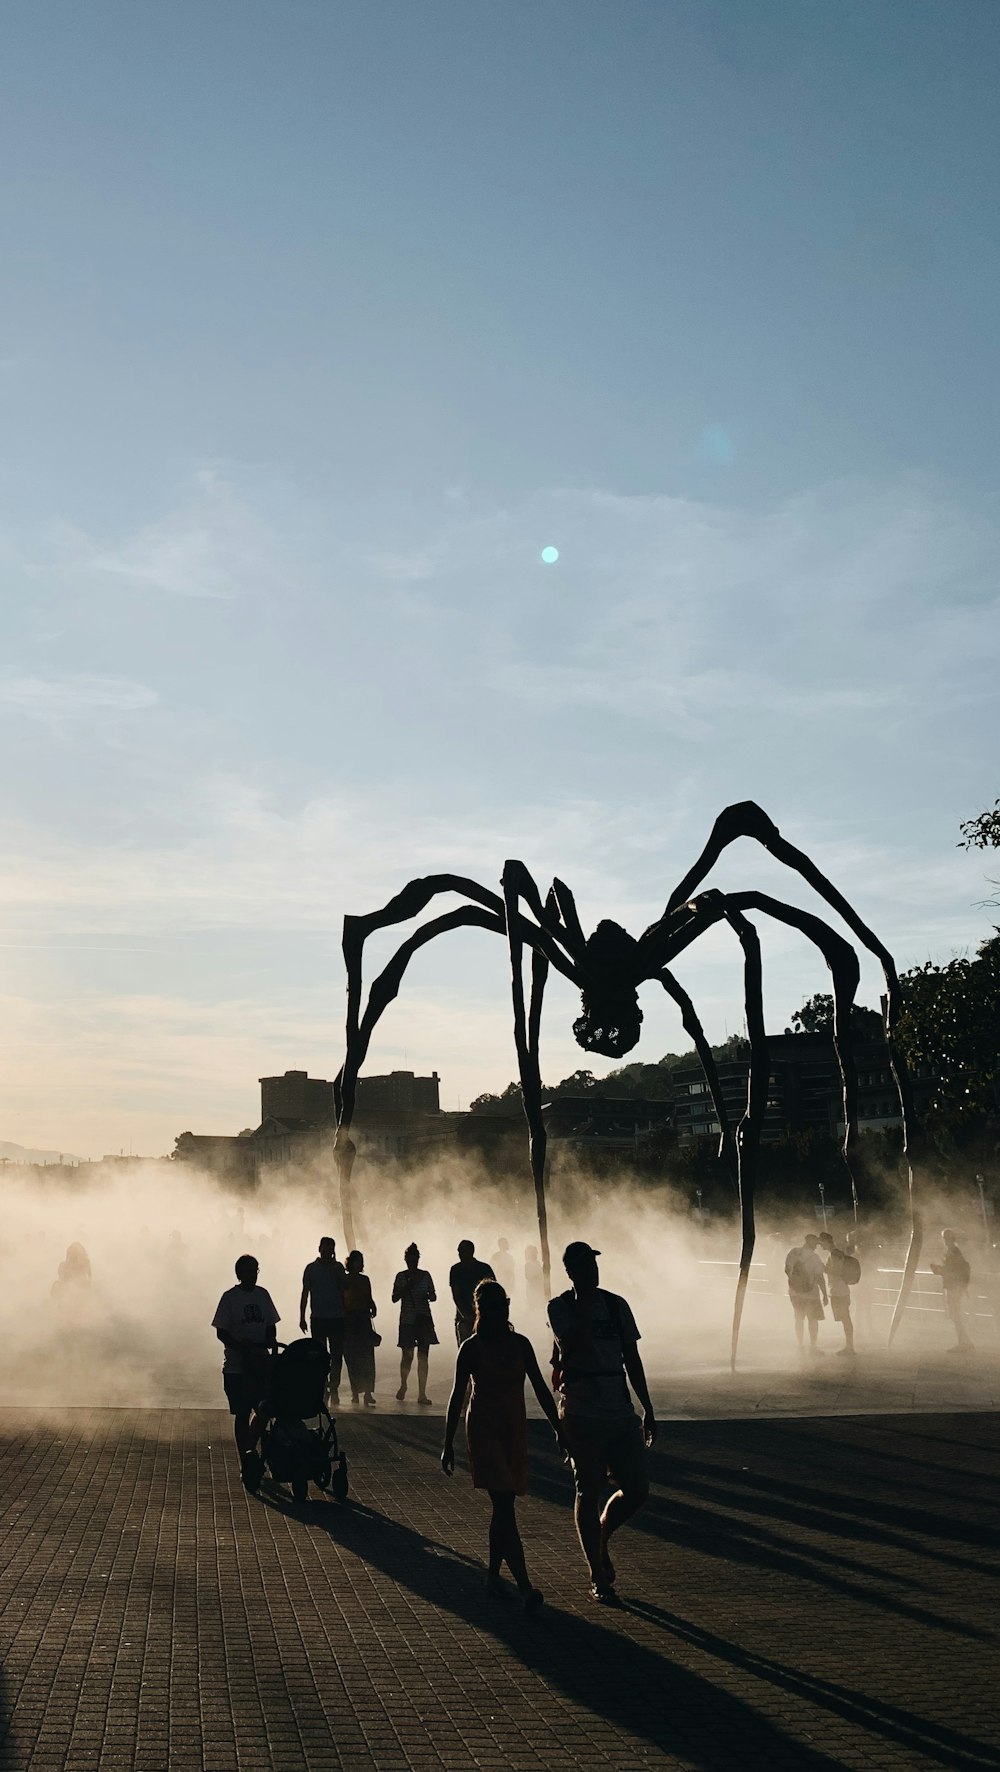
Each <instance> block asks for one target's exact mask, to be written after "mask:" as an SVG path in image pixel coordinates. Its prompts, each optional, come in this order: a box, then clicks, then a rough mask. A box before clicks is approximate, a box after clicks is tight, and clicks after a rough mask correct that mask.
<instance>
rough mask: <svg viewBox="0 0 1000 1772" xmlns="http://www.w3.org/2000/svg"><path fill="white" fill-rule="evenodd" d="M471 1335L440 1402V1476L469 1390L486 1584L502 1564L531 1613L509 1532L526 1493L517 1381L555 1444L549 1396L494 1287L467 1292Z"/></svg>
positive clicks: (519, 1547) (527, 1584)
mask: <svg viewBox="0 0 1000 1772" xmlns="http://www.w3.org/2000/svg"><path fill="white" fill-rule="evenodd" d="M474 1302H475V1316H474V1323H473V1331H472V1334H471V1335H470V1336H468V1337H467V1338H466V1340H464V1341H463V1342H461V1344H460V1346H459V1350H458V1359H457V1360H456V1362H455V1382H454V1384H453V1386H452V1392H451V1396H450V1398H449V1400H448V1414H447V1417H446V1420H445V1429H444V1450H443V1451H442V1453H441V1469H442V1470H443V1471H444V1474H445V1476H446V1477H450V1476H451V1475H452V1473H453V1472H454V1469H455V1430H456V1428H457V1427H458V1419H459V1416H460V1415H461V1413H462V1404H463V1402H464V1399H465V1395H466V1392H467V1391H468V1388H469V1385H470V1384H471V1386H472V1396H471V1397H470V1399H469V1407H468V1411H467V1413H466V1417H465V1436H466V1443H467V1445H468V1450H469V1469H470V1471H471V1473H472V1485H473V1488H474V1489H485V1490H486V1491H487V1493H488V1494H489V1498H490V1501H491V1502H492V1504H493V1514H492V1517H491V1519H490V1535H489V1573H488V1575H487V1577H486V1579H487V1585H488V1586H489V1587H491V1588H492V1589H494V1591H499V1590H500V1589H501V1588H502V1586H503V1574H502V1571H503V1565H504V1563H506V1564H507V1567H508V1569H509V1570H510V1572H511V1574H512V1575H513V1577H514V1580H515V1582H516V1583H517V1587H518V1592H519V1593H520V1595H521V1598H522V1600H523V1601H524V1609H525V1611H526V1612H537V1610H538V1608H539V1606H540V1605H541V1604H542V1600H543V1597H544V1596H543V1595H542V1593H541V1591H540V1590H539V1589H538V1588H537V1587H535V1585H534V1583H533V1582H532V1581H531V1578H530V1576H529V1575H528V1570H527V1565H526V1563H525V1560H524V1546H523V1544H522V1543H521V1534H520V1532H519V1531H518V1526H517V1513H516V1504H517V1497H518V1496H519V1495H525V1494H526V1493H527V1489H528V1423H527V1417H526V1414H525V1409H524V1381H525V1379H526V1378H527V1379H528V1381H529V1383H530V1384H531V1388H532V1390H533V1391H534V1393H535V1396H536V1397H537V1398H538V1401H539V1403H540V1405H541V1407H542V1409H543V1411H544V1413H545V1416H546V1418H547V1420H548V1422H549V1424H550V1426H551V1428H552V1430H553V1432H554V1433H555V1436H556V1439H557V1440H558V1441H560V1443H561V1439H562V1434H561V1428H560V1422H559V1416H558V1413H557V1411H556V1406H555V1402H554V1401H553V1398H552V1393H551V1391H550V1390H549V1389H548V1387H547V1385H546V1383H545V1380H544V1379H543V1377H542V1374H541V1372H540V1370H539V1367H538V1361H537V1359H536V1358H535V1350H534V1348H533V1347H532V1345H531V1343H530V1341H529V1340H528V1338H527V1336H526V1335H518V1334H517V1333H516V1332H515V1330H514V1329H513V1328H512V1327H511V1322H510V1300H509V1298H508V1297H507V1294H506V1292H505V1291H504V1289H503V1287H502V1286H501V1285H499V1284H498V1283H497V1281H496V1280H492V1279H491V1280H481V1281H480V1282H479V1285H478V1286H477V1287H476V1291H475V1301H474Z"/></svg>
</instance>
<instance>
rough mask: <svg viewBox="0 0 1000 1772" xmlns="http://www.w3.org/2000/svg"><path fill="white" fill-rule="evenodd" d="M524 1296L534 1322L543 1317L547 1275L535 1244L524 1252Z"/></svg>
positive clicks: (530, 1244) (530, 1245)
mask: <svg viewBox="0 0 1000 1772" xmlns="http://www.w3.org/2000/svg"><path fill="white" fill-rule="evenodd" d="M524 1296H525V1299H526V1301H527V1305H528V1314H529V1316H530V1317H531V1319H532V1321H534V1319H535V1318H536V1317H541V1316H542V1315H543V1314H544V1311H545V1275H544V1274H543V1272H542V1264H541V1262H540V1261H539V1259H538V1250H537V1249H536V1248H535V1245H534V1243H529V1244H528V1247H527V1248H526V1249H525V1251H524Z"/></svg>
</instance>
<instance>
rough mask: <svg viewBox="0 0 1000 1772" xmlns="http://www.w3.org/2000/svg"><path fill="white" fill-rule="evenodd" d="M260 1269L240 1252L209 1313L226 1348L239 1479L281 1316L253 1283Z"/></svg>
mask: <svg viewBox="0 0 1000 1772" xmlns="http://www.w3.org/2000/svg"><path fill="white" fill-rule="evenodd" d="M259 1272H260V1269H259V1267H258V1264H257V1260H256V1257H255V1256H253V1255H241V1256H240V1258H239V1260H238V1261H237V1263H236V1279H237V1284H236V1285H235V1286H231V1287H230V1288H229V1291H228V1292H224V1293H223V1294H222V1297H221V1298H220V1299H219V1303H218V1307H217V1309H216V1312H215V1316H214V1317H213V1318H212V1328H213V1329H214V1330H215V1333H216V1335H217V1336H218V1338H219V1340H220V1341H221V1343H222V1345H223V1347H224V1348H225V1350H226V1352H225V1358H224V1360H223V1363H222V1383H223V1388H224V1389H225V1393H226V1401H227V1402H228V1404H229V1413H230V1415H232V1416H233V1417H234V1423H233V1426H234V1432H235V1437H236V1449H237V1451H238V1452H239V1455H240V1475H241V1476H242V1477H243V1478H244V1480H245V1478H246V1468H247V1458H248V1456H249V1455H250V1454H251V1453H253V1452H255V1451H256V1449H257V1443H258V1441H259V1439H260V1428H259V1426H258V1424H257V1420H256V1411H257V1406H258V1404H259V1403H260V1400H261V1398H262V1397H263V1395H264V1392H265V1391H266V1389H267V1370H268V1361H269V1359H270V1355H271V1354H272V1353H273V1351H274V1348H275V1347H276V1345H277V1335H276V1333H275V1326H276V1324H278V1323H280V1321H281V1318H280V1317H279V1315H278V1313H277V1311H276V1310H275V1308H274V1300H273V1299H272V1297H271V1294H270V1293H269V1292H268V1291H267V1290H266V1288H265V1287H263V1286H258V1284H257V1276H258V1274H259Z"/></svg>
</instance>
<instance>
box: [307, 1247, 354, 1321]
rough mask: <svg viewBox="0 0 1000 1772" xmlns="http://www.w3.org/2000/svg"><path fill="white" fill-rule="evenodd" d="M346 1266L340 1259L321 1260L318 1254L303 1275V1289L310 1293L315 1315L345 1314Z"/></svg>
mask: <svg viewBox="0 0 1000 1772" xmlns="http://www.w3.org/2000/svg"><path fill="white" fill-rule="evenodd" d="M343 1285H344V1268H343V1264H342V1263H341V1262H339V1261H321V1260H320V1258H319V1256H318V1255H317V1257H316V1260H315V1261H311V1262H310V1263H309V1266H308V1267H307V1268H306V1271H305V1273H304V1274H303V1275H302V1290H303V1291H304V1292H308V1294H309V1309H310V1310H311V1312H312V1314H313V1316H314V1317H342V1316H343V1314H344V1293H343Z"/></svg>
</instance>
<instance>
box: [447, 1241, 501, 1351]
mask: <svg viewBox="0 0 1000 1772" xmlns="http://www.w3.org/2000/svg"><path fill="white" fill-rule="evenodd" d="M495 1279H496V1275H495V1273H494V1272H493V1269H492V1268H491V1267H490V1264H489V1262H488V1261H477V1260H476V1245H475V1243H473V1242H472V1240H471V1238H470V1237H463V1238H462V1241H461V1242H460V1243H459V1245H458V1260H457V1261H456V1262H455V1265H454V1267H452V1268H451V1269H450V1271H449V1273H448V1284H449V1286H450V1287H451V1296H452V1298H453V1299H454V1300H455V1340H456V1341H457V1342H458V1345H459V1347H461V1345H462V1343H463V1341H468V1339H469V1336H470V1335H471V1334H472V1330H473V1325H474V1323H475V1319H476V1299H475V1292H476V1287H477V1286H478V1285H479V1282H480V1280H495Z"/></svg>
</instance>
